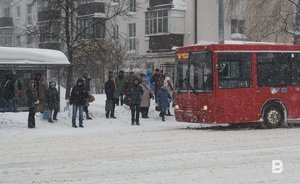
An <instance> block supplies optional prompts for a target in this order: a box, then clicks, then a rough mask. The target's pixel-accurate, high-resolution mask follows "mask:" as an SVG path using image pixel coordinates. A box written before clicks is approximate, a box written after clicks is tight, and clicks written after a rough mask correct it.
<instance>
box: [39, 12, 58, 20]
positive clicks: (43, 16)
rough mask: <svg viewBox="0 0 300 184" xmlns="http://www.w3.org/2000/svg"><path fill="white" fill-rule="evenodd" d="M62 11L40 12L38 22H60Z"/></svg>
mask: <svg viewBox="0 0 300 184" xmlns="http://www.w3.org/2000/svg"><path fill="white" fill-rule="evenodd" d="M60 13H61V12H60V10H45V11H40V12H38V21H39V22H41V21H48V20H58V19H59V18H60Z"/></svg>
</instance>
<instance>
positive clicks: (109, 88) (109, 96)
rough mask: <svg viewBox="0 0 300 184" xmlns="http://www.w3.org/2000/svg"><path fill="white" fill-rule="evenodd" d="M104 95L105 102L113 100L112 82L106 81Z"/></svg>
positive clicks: (113, 89)
mask: <svg viewBox="0 0 300 184" xmlns="http://www.w3.org/2000/svg"><path fill="white" fill-rule="evenodd" d="M105 94H106V99H107V100H115V94H116V86H115V82H114V81H113V80H108V81H107V82H106V83H105Z"/></svg>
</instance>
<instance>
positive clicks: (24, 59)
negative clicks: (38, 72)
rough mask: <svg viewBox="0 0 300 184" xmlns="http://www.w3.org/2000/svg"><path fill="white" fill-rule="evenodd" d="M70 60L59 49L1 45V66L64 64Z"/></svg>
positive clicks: (67, 63)
mask: <svg viewBox="0 0 300 184" xmlns="http://www.w3.org/2000/svg"><path fill="white" fill-rule="evenodd" d="M69 64H70V62H69V60H68V58H67V57H66V56H65V54H64V53H62V52H61V51H58V50H50V49H36V48H16V47H0V66H2V67H5V66H10V65H14V66H49V67H51V66H62V65H69Z"/></svg>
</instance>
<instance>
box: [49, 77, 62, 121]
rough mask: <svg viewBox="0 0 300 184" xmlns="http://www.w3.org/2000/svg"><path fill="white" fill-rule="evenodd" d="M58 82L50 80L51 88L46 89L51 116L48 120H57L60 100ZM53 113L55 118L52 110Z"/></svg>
mask: <svg viewBox="0 0 300 184" xmlns="http://www.w3.org/2000/svg"><path fill="white" fill-rule="evenodd" d="M55 86H56V82H54V81H50V82H49V88H48V90H47V91H46V106H48V108H49V110H50V116H49V119H48V122H50V123H53V120H57V118H56V117H57V113H58V102H59V94H58V91H57V89H56V87H55ZM53 111H54V113H53V120H52V112H53Z"/></svg>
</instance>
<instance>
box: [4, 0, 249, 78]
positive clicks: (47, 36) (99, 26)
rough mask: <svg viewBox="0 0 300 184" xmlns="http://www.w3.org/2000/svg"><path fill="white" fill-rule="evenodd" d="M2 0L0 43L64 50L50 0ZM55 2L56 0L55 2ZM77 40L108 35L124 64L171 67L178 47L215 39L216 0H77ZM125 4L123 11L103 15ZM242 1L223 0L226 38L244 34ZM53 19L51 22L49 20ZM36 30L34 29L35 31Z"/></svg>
mask: <svg viewBox="0 0 300 184" xmlns="http://www.w3.org/2000/svg"><path fill="white" fill-rule="evenodd" d="M37 2H38V3H35V4H33V1H32V0H21V1H20V0H0V7H1V8H0V12H1V14H0V45H2V46H20V47H40V48H52V49H58V50H63V49H64V47H63V46H62V43H61V41H60V39H59V38H58V37H55V36H51V35H59V34H61V33H62V32H63V31H64V27H62V26H61V24H60V23H59V22H60V21H62V20H61V17H63V16H65V15H64V13H63V12H62V11H61V10H59V9H58V8H57V7H55V6H53V4H51V2H53V1H50V0H39V1H37ZM54 2H55V1H54ZM76 2H77V3H75V5H76V16H75V17H74V19H73V24H75V25H76V28H77V30H78V31H79V32H82V33H83V34H79V37H80V39H79V40H89V39H103V38H112V39H114V40H117V39H118V40H120V41H121V42H123V43H124V45H125V46H126V48H127V56H126V62H125V66H124V68H127V69H129V70H131V69H134V68H149V69H154V68H159V67H162V69H164V67H165V71H166V72H172V66H173V65H174V61H175V59H174V56H175V49H176V47H181V46H184V45H192V44H197V43H205V42H215V43H216V42H218V41H219V37H218V34H219V31H218V30H219V24H218V22H219V16H218V0H209V1H208V0H78V1H76ZM121 6H122V7H124V6H126V9H127V16H116V17H113V18H112V19H110V20H109V21H105V18H107V17H108V16H109V14H112V13H113V12H114V11H115V10H118V9H119V8H120V7H121ZM245 6H246V0H243V1H240V0H224V11H225V14H224V15H225V16H224V38H225V40H231V39H239V40H240V39H245V38H244V37H243V34H244V30H245V16H244V15H243V12H244V7H245ZM49 23H51V25H50V24H49ZM37 31H38V32H39V34H38V35H37V34H35V32H37Z"/></svg>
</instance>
